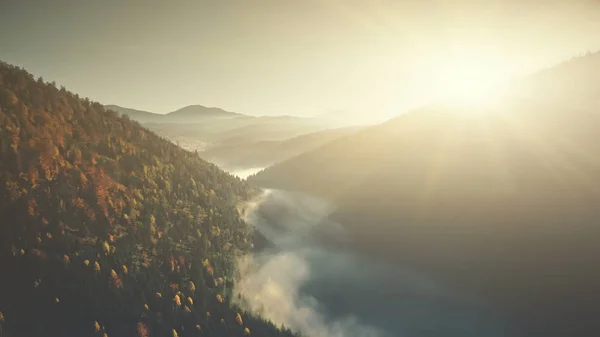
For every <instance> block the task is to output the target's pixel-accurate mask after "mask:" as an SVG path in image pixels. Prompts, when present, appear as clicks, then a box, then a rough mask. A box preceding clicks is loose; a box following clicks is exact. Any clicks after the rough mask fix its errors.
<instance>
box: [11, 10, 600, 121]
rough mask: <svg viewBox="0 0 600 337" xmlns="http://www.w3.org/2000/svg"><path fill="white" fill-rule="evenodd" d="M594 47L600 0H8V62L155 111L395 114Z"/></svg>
mask: <svg viewBox="0 0 600 337" xmlns="http://www.w3.org/2000/svg"><path fill="white" fill-rule="evenodd" d="M598 49H600V1H598V0H585V1H583V0H564V1H556V0H544V1H541V0H540V1H535V0H510V1H500V0H479V1H475V0H472V1H470V0H457V1H453V0H360V1H359V0H356V1H353V0H347V1H342V0H298V1H292V0H273V1H251V0H239V1H233V0H232V1H198V0H194V1H193V0H187V1H173V0H170V1H158V0H145V1H135V0H132V1H122V0H118V1H117V0H102V1H100V0H97V1H92V0H90V1H82V0H74V1H61V0H56V1H49V0H44V1H27V0H14V1H6V0H0V59H2V60H4V61H7V62H9V63H13V64H17V65H20V66H24V67H25V68H26V69H27V70H29V71H30V72H32V73H34V74H35V75H36V76H37V75H42V76H43V77H44V78H45V79H46V80H55V81H56V82H57V83H59V84H64V85H66V86H67V87H68V88H69V89H70V90H72V91H75V92H77V93H79V94H80V95H83V96H89V97H90V98H91V99H93V100H96V101H99V102H101V103H104V104H118V105H122V106H126V107H132V108H137V109H144V110H150V111H154V112H168V111H171V110H174V109H177V108H179V107H182V106H185V105H189V104H203V105H208V106H218V107H221V108H224V109H228V110H232V111H237V112H243V113H250V114H258V115H262V114H299V115H314V114H319V113H325V112H328V111H331V110H345V111H350V112H353V113H354V112H362V113H368V114H382V113H383V114H386V113H390V112H400V111H401V110H402V109H403V108H406V107H408V106H411V105H414V104H418V103H421V102H424V101H427V100H428V99H431V98H432V97H433V96H436V95H437V94H438V93H439V91H440V90H441V89H440V88H441V87H443V86H444V84H443V83H446V84H445V85H450V86H451V85H452V83H453V78H456V77H457V74H461V73H469V74H468V75H469V76H473V77H475V78H476V79H480V78H490V79H497V78H501V77H502V76H506V75H515V74H520V73H526V72H529V71H532V70H534V69H536V68H540V67H545V66H548V65H552V64H554V63H557V62H559V61H561V60H563V59H567V58H570V57H571V56H573V55H576V54H581V53H584V52H587V51H588V50H598ZM471 65H474V67H471ZM469 67H471V68H469ZM440 83H442V84H440ZM438 89H439V90H438Z"/></svg>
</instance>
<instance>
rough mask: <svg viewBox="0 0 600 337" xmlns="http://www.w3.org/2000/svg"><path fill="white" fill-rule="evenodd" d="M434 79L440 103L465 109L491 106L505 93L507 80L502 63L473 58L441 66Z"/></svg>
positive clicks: (445, 63)
mask: <svg viewBox="0 0 600 337" xmlns="http://www.w3.org/2000/svg"><path fill="white" fill-rule="evenodd" d="M433 78H434V83H435V84H434V88H433V90H434V91H435V94H436V96H437V97H438V98H439V99H442V100H444V101H447V102H451V103H454V104H460V105H466V106H480V105H483V104H488V103H491V102H492V101H493V100H494V99H495V98H499V97H500V96H501V95H502V94H503V93H504V92H505V90H506V85H505V84H504V83H505V81H506V80H508V79H507V78H506V76H505V72H504V67H503V65H502V64H501V63H496V64H494V62H491V61H490V60H481V59H476V58H471V59H467V58H463V59H459V60H457V59H452V60H450V61H447V62H444V63H443V64H441V65H440V66H439V68H438V69H436V70H435V73H434V74H433Z"/></svg>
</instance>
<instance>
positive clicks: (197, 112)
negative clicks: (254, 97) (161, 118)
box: [167, 104, 245, 117]
mask: <svg viewBox="0 0 600 337" xmlns="http://www.w3.org/2000/svg"><path fill="white" fill-rule="evenodd" d="M167 116H171V117H174V116H181V117H183V116H186V117H192V116H193V117H199V116H205V117H240V116H245V115H243V114H240V113H236V112H231V111H227V110H224V109H221V108H216V107H207V106H204V105H200V104H194V105H188V106H185V107H183V108H181V109H178V110H175V111H173V112H170V113H168V114H167Z"/></svg>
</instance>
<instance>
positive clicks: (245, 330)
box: [244, 328, 250, 336]
mask: <svg viewBox="0 0 600 337" xmlns="http://www.w3.org/2000/svg"><path fill="white" fill-rule="evenodd" d="M244 335H248V336H250V329H248V328H244Z"/></svg>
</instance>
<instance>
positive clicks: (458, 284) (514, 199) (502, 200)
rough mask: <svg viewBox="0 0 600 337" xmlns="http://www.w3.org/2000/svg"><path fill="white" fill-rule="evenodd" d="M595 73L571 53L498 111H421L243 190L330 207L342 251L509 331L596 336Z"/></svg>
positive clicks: (599, 122) (598, 192) (599, 220)
mask: <svg viewBox="0 0 600 337" xmlns="http://www.w3.org/2000/svg"><path fill="white" fill-rule="evenodd" d="M598 78H600V53H596V54H590V55H586V56H583V57H579V58H575V59H573V60H571V61H569V62H565V63H563V64H560V65H558V66H557V67H554V68H549V69H547V70H544V71H542V72H540V73H538V74H535V75H534V76H532V77H530V78H527V79H526V80H524V81H523V82H521V83H517V84H518V85H515V86H514V87H515V90H514V91H513V92H509V93H507V95H506V96H505V97H504V100H503V101H501V102H500V103H499V104H496V105H490V106H487V107H486V106H469V107H466V106H465V107H461V106H449V105H444V104H440V105H433V106H428V107H424V108H422V109H418V110H415V111H412V112H409V113H406V114H404V115H402V116H400V117H398V118H396V119H394V120H391V121H389V122H386V123H384V124H381V125H378V126H374V127H370V128H366V129H365V130H362V131H360V132H358V133H356V134H354V135H350V136H347V137H344V138H343V139H339V140H336V141H333V142H331V143H329V144H327V145H325V146H323V147H321V148H318V149H316V150H313V151H309V152H306V153H303V154H301V155H299V156H297V157H295V158H292V159H289V160H287V161H284V162H282V163H279V164H276V165H273V166H272V167H269V168H267V169H266V170H264V171H262V172H259V173H258V174H257V175H255V176H253V177H250V178H249V181H250V182H252V183H256V184H259V185H261V186H264V187H271V188H283V189H288V190H302V191H307V192H309V193H311V194H313V195H319V196H323V197H326V198H328V199H330V200H333V201H334V202H335V203H336V204H337V206H338V208H337V211H336V212H335V213H334V214H333V215H332V219H334V220H337V221H339V222H340V223H341V224H342V225H344V226H345V227H346V228H347V229H349V230H350V232H351V233H352V234H353V237H354V238H355V240H354V241H353V242H352V243H351V249H362V250H365V251H367V252H369V253H372V254H375V255H376V256H378V257H379V258H383V259H388V260H392V261H394V262H396V263H398V264H399V265H402V266H404V267H406V268H412V269H415V270H418V271H420V272H423V273H425V274H428V275H432V276H433V277H435V278H436V279H438V280H441V281H442V282H444V283H446V284H448V285H449V286H450V287H453V288H457V289H460V290H462V291H464V292H465V293H472V294H474V295H475V296H476V297H479V298H481V299H482V300H483V301H485V302H487V303H490V304H491V305H492V306H493V307H494V308H500V309H501V310H502V311H503V312H504V314H505V315H506V316H507V317H509V321H511V322H517V324H518V326H520V327H521V328H520V329H519V331H518V332H520V333H521V334H517V333H509V334H508V335H510V336H521V335H523V336H570V335H572V336H592V335H597V332H598V331H600V321H599V320H598V319H597V318H594V317H593V316H592V314H591V313H598V312H600V268H599V263H598V261H599V260H598V256H600V226H599V224H600V209H599V208H598V205H600V159H599V157H598V146H599V145H600V133H599V132H598V130H600V100H599V99H598V97H600V91H599V90H600V89H599V88H600V86H599V85H598ZM575 103H577V104H575ZM469 109H471V111H469ZM483 109H485V110H483Z"/></svg>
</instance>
